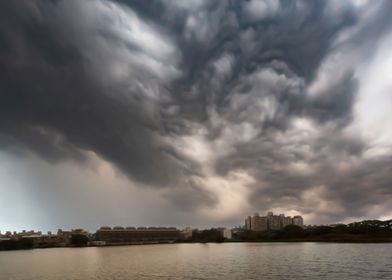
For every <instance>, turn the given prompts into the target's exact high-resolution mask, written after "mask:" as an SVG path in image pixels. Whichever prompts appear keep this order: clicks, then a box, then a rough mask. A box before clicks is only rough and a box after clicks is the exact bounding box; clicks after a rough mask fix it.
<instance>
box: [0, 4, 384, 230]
mask: <svg viewBox="0 0 392 280" xmlns="http://www.w3.org/2000/svg"><path fill="white" fill-rule="evenodd" d="M391 11H392V7H391V3H390V2H389V1H376V2H374V1H372V2H371V1H352V2H350V1H345V2H342V1H328V2H325V1H290V2H289V1H280V2H278V1H269V0H264V1H263V0H251V1H229V0H228V1H204V0H192V1H171V0H157V1H152V2H150V1H141V0H140V1H126V0H123V1H110V0H86V1H76V0H70V1H65V0H60V1H40V0H33V1H27V2H26V1H24V2H19V1H13V2H12V3H7V4H5V3H4V4H0V14H1V16H0V34H1V35H0V72H1V73H2V74H1V76H0V99H1V102H0V148H1V151H2V155H3V156H2V157H0V159H1V165H2V166H7V165H8V163H15V164H12V166H13V169H12V170H14V172H15V170H16V169H18V166H19V168H20V169H21V170H22V169H23V170H24V168H26V170H30V171H28V172H24V173H23V174H20V178H13V177H10V176H8V175H7V176H6V175H5V173H6V172H5V171H4V172H3V173H0V174H3V176H2V177H0V180H1V179H2V180H3V182H8V181H13V182H14V183H15V182H18V184H20V185H21V187H20V188H21V190H20V193H28V192H27V191H26V190H31V189H33V190H34V192H36V193H37V194H40V195H36V196H34V195H31V196H28V198H27V199H26V200H25V201H24V202H23V203H24V204H25V206H26V210H25V211H27V212H29V211H33V210H34V209H36V208H37V205H39V204H40V202H43V201H47V200H50V199H55V200H56V201H59V203H61V204H63V205H64V209H60V210H58V211H55V213H54V214H53V217H51V218H47V219H48V220H49V221H48V225H41V226H42V227H45V226H47V227H50V226H52V225H53V222H52V220H55V219H57V218H58V219H64V220H67V219H68V218H69V217H71V216H72V214H69V215H68V216H67V215H66V214H64V213H66V212H67V211H66V210H65V205H66V204H67V203H68V202H69V201H70V200H69V199H67V197H69V195H70V194H72V193H75V192H77V190H75V188H73V187H70V185H73V184H77V182H78V181H80V182H83V183H81V185H88V187H86V186H85V187H84V191H85V190H86V189H90V191H92V192H94V189H91V185H94V184H95V183H97V182H99V181H100V180H102V181H101V182H103V181H105V184H107V185H117V184H118V185H121V186H125V185H127V186H128V187H125V189H127V188H129V191H130V190H132V195H130V193H128V195H130V196H132V197H133V198H134V197H140V200H141V201H143V200H144V201H145V202H146V203H147V204H148V205H145V206H143V203H142V204H140V205H139V204H138V203H136V204H137V205H136V204H134V206H132V207H131V206H129V205H128V206H127V205H125V204H121V203H120V205H122V206H121V207H120V209H122V210H123V211H136V212H138V213H143V212H146V215H145V216H143V215H142V214H139V217H138V218H136V217H135V216H132V215H131V216H129V217H132V218H129V217H128V218H129V219H130V220H132V219H134V220H135V221H137V223H142V221H143V220H144V219H147V220H146V221H147V223H153V222H154V223H155V222H156V221H157V220H154V219H153V218H151V217H152V216H153V215H152V214H148V213H151V212H154V211H161V212H162V211H164V213H165V215H164V216H166V217H167V218H165V217H163V216H162V215H158V216H159V217H160V218H159V221H160V222H161V224H165V223H171V224H176V225H185V224H192V223H193V224H198V225H203V224H204V225H209V224H217V223H219V224H238V223H241V219H242V218H243V215H246V214H249V213H252V212H254V211H261V212H263V211H267V210H269V209H272V210H275V211H283V212H286V213H287V214H296V213H299V214H302V215H304V216H305V219H306V221H307V222H309V223H328V222H337V221H345V220H350V219H357V218H380V217H387V216H390V215H392V208H391V206H390V205H392V203H391V202H392V188H391V184H392V176H391V166H392V164H391V163H392V157H391V156H392V130H391V128H390V125H389V124H388V119H389V118H390V117H391V112H392V110H391V109H392V98H391V96H392V94H391V90H392V83H391V81H390V77H389V76H388V73H390V72H391V71H392V53H391V51H390V46H391V42H392V22H391V18H392V15H391V13H392V12H391ZM33 162H36V163H37V165H38V166H40V165H42V166H46V167H45V168H41V169H40V168H35V167H34V164H33ZM47 164H49V165H47ZM10 165H11V164H10ZM70 166H73V167H70ZM75 166H77V168H76V169H75ZM105 166H106V167H107V166H110V168H109V167H107V168H109V169H110V170H113V172H115V173H116V174H117V175H116V176H114V177H113V176H112V177H110V176H109V177H108V174H106V173H102V172H101V173H100V172H99V170H101V169H100V168H103V167H105ZM22 167H23V168H22ZM106 167H105V168H106ZM4 170H5V169H4ZM50 170H52V171H53V172H54V173H53V174H58V175H53V174H52V175H50V176H49V175H48V172H49V173H50V172H51V171H50ZM77 170H78V171H77ZM7 172H8V171H7ZM61 174H62V175H61ZM31 176H33V177H38V178H40V179H39V180H38V181H34V180H33V181H31V184H29V182H28V181H29V180H28V179H27V178H31ZM53 176H55V177H56V176H58V177H56V178H58V181H57V179H56V180H54V179H53ZM70 176H71V177H73V179H69V178H70ZM77 178H78V179H77ZM108 178H111V179H110V180H109V179H108ZM7 180H8V181H7ZM53 181H55V182H53ZM109 181H110V182H109ZM97 185H100V183H97ZM79 189H80V191H81V193H83V192H84V191H83V190H82V187H81V188H79ZM54 190H59V191H58V192H57V191H54ZM1 191H2V193H5V194H6V195H5V196H3V197H10V198H12V197H17V196H16V194H15V190H13V189H12V188H11V187H9V186H6V183H4V184H3V185H2V187H1ZM96 191H97V192H99V193H100V195H97V196H94V201H96V203H98V204H99V203H103V202H105V195H103V193H107V197H112V199H109V200H108V201H106V202H108V203H107V204H106V206H105V211H103V212H102V213H101V217H102V219H93V221H92V222H90V221H88V220H89V219H90V217H91V218H92V216H93V215H94V214H93V213H91V214H88V213H90V211H91V209H92V208H93V205H90V204H88V205H87V206H86V205H85V204H84V202H83V200H80V201H74V202H72V207H77V208H78V209H80V211H81V212H85V213H87V214H86V215H82V216H81V218H80V219H79V220H78V221H77V222H74V223H76V224H78V225H79V224H82V223H83V222H84V223H86V224H88V226H91V227H93V226H96V225H99V224H101V223H110V219H113V220H114V221H115V222H123V221H125V220H126V219H127V217H126V215H125V216H124V217H123V218H119V219H117V220H116V219H115V218H113V212H116V213H117V212H118V209H117V208H118V205H115V204H116V203H115V201H116V199H120V200H121V197H124V191H121V190H119V189H116V188H108V189H106V190H105V191H104V190H102V189H100V188H99V187H97V189H96ZM150 191H152V192H154V193H155V195H151V194H149V195H146V192H150ZM101 192H102V195H101ZM48 193H50V194H53V195H49V196H48V195H47V194H48ZM45 194H46V195H45ZM86 195H87V194H86ZM82 197H84V196H83V195H82ZM115 197H117V198H115ZM15 201H16V200H15ZM147 201H148V202H147ZM66 202H67V203H66ZM165 203H168V204H167V205H170V206H167V205H166V204H165ZM4 205H5V204H4ZM29 205H31V207H29ZM45 205H46V203H45ZM164 205H166V206H164ZM4 207H5V206H4ZM0 209H1V208H0ZM53 209H54V206H50V205H47V206H45V210H47V211H50V212H53ZM116 209H117V210H116ZM146 209H150V210H151V209H153V210H151V212H150V210H149V211H146ZM120 212H121V211H120ZM105 213H107V214H105ZM21 216H23V215H21ZM120 216H121V215H120ZM67 217H68V218H67ZM11 220H12V219H9V220H7V222H6V221H3V224H4V225H3V226H5V225H6V224H7V225H10V224H12V222H10V221H11ZM19 220H20V221H23V217H21V218H20V219H19ZM0 226H2V224H1V221H0Z"/></svg>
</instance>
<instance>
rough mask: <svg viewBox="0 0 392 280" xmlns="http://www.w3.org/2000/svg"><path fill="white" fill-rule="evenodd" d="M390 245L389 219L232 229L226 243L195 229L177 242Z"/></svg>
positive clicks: (208, 231)
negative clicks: (360, 243) (383, 243)
mask: <svg viewBox="0 0 392 280" xmlns="http://www.w3.org/2000/svg"><path fill="white" fill-rule="evenodd" d="M228 241H231V242H279V241H281V242H285V241H288V242H297V241H298V242H392V220H388V221H378V220H366V221H362V222H355V223H350V224H347V225H345V224H337V225H333V226H308V227H306V228H302V227H299V226H295V225H289V226H286V227H285V228H283V229H281V230H274V231H273V230H269V231H261V232H258V231H250V230H235V231H234V232H233V239H231V240H227V239H224V238H223V236H222V231H221V230H219V229H206V230H194V231H193V232H192V237H190V238H188V239H186V240H185V241H184V240H181V241H180V242H200V243H207V242H218V243H219V242H228Z"/></svg>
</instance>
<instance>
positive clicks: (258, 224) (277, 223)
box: [245, 212, 303, 231]
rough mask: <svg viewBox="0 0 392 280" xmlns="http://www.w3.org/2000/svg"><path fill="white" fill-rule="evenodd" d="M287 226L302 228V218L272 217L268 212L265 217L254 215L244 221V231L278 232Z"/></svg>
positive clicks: (271, 213) (272, 214)
mask: <svg viewBox="0 0 392 280" xmlns="http://www.w3.org/2000/svg"><path fill="white" fill-rule="evenodd" d="M288 225H297V226H300V227H303V218H302V217H301V216H294V217H293V218H291V217H290V216H288V217H285V215H284V214H280V215H279V216H278V215H274V213H273V212H268V213H267V216H260V215H259V213H255V214H254V215H253V217H251V216H248V217H247V218H246V219H245V229H246V230H253V231H264V230H280V229H282V228H284V227H286V226H288Z"/></svg>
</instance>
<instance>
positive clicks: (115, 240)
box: [95, 227, 181, 244]
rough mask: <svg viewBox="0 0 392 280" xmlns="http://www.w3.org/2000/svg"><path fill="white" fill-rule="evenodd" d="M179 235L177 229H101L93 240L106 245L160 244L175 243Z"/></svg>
mask: <svg viewBox="0 0 392 280" xmlns="http://www.w3.org/2000/svg"><path fill="white" fill-rule="evenodd" d="M180 234H181V233H180V231H179V230H178V229H176V228H172V227H169V228H164V227H149V228H146V227H139V228H134V227H126V228H124V227H114V228H110V227H101V228H100V229H99V230H97V232H96V233H95V239H96V240H98V241H105V242H106V244H127V243H129V244H131V243H150V242H151V243H155V242H157V243H160V242H173V241H176V240H178V239H180V236H181V235H180Z"/></svg>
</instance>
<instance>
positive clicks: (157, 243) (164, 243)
mask: <svg viewBox="0 0 392 280" xmlns="http://www.w3.org/2000/svg"><path fill="white" fill-rule="evenodd" d="M225 243H323V244H389V243H392V239H385V240H361V241H357V240H351V241H350V240H330V241H326V240H249V241H248V240H247V241H245V240H227V241H223V242H212V241H209V242H195V241H192V242H132V243H127V244H106V245H100V246H96V245H88V246H49V247H33V248H20V249H0V252H9V251H28V250H35V249H38V250H39V249H59V248H71V249H80V248H104V247H127V246H138V245H143V246H145V245H173V244H225Z"/></svg>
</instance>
